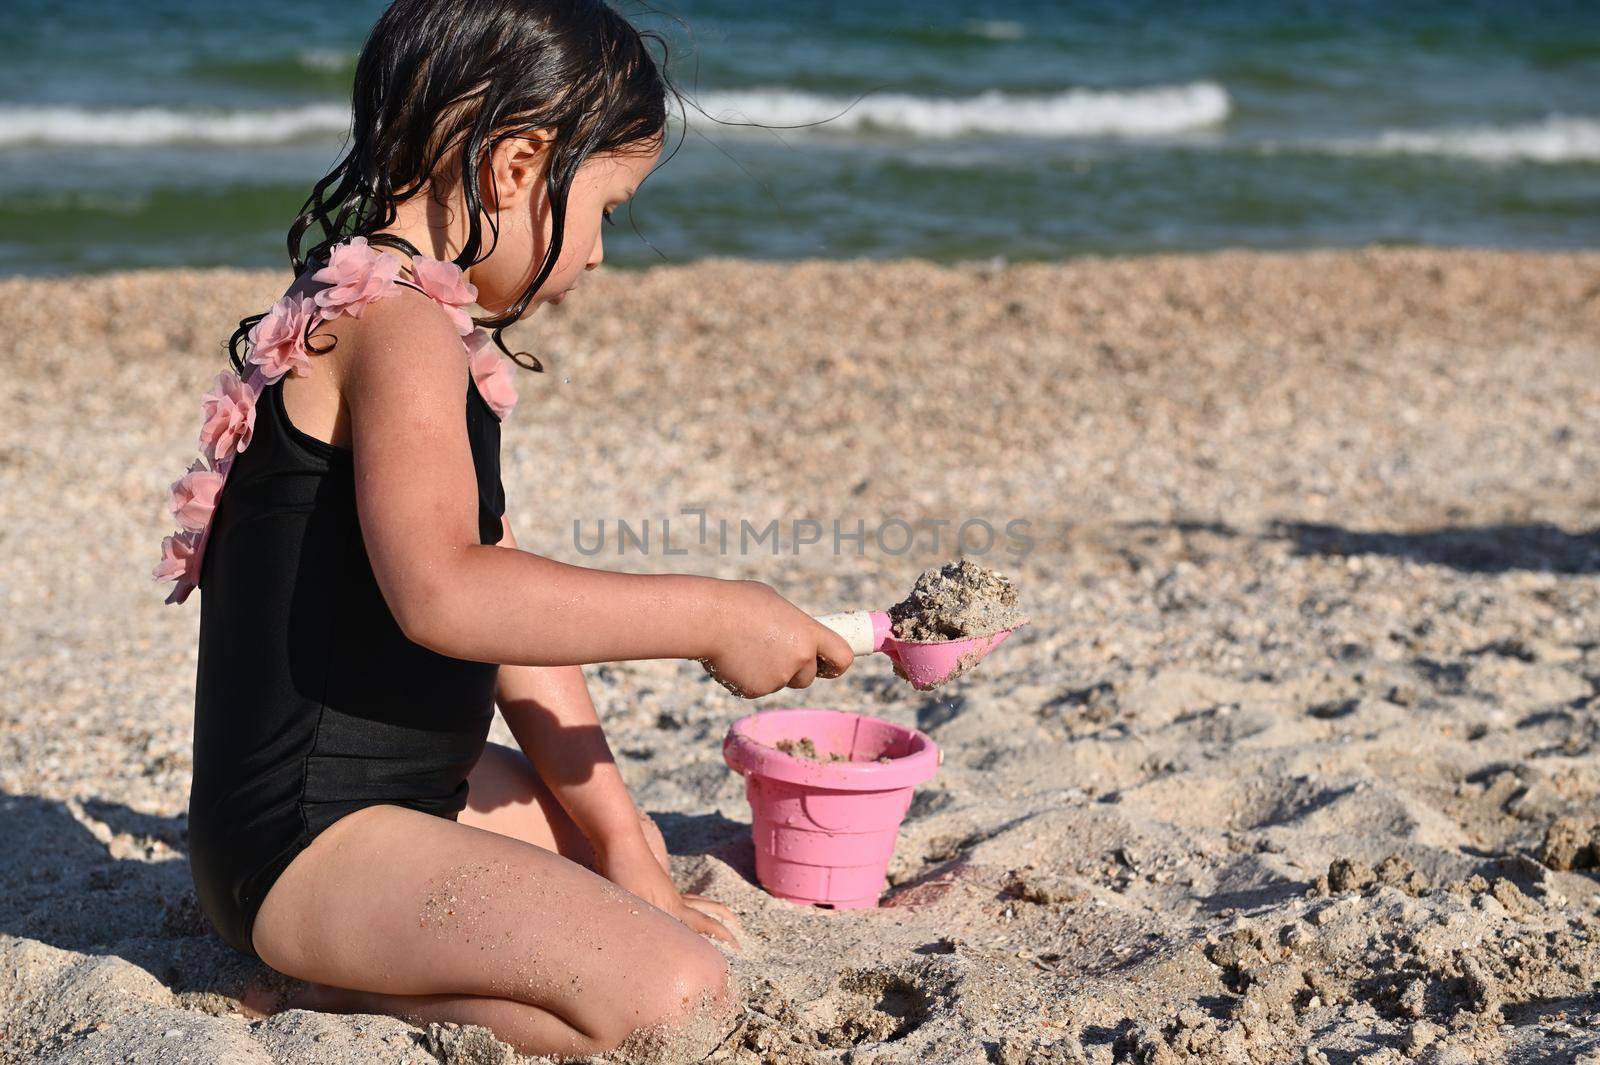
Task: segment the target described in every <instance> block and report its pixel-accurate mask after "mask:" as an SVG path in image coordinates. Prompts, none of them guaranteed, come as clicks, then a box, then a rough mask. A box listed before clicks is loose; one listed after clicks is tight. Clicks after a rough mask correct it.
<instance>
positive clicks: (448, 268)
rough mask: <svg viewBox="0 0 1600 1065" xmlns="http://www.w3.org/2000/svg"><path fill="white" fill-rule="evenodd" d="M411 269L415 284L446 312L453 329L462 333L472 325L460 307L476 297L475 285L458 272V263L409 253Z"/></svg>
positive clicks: (464, 333) (463, 334) (467, 331)
mask: <svg viewBox="0 0 1600 1065" xmlns="http://www.w3.org/2000/svg"><path fill="white" fill-rule="evenodd" d="M411 272H412V273H413V274H414V275H415V276H416V279H417V286H418V287H419V288H421V289H422V291H423V292H425V293H427V294H428V295H429V296H431V297H432V298H433V301H434V302H435V303H437V304H438V305H439V306H440V307H441V308H443V310H444V313H445V314H447V315H449V316H450V321H451V322H452V323H453V324H454V325H455V327H456V332H458V333H460V334H461V335H462V336H466V335H467V334H469V333H471V332H472V330H473V329H474V328H476V327H475V326H474V325H473V324H472V316H471V315H469V314H467V312H466V311H464V310H462V309H461V308H463V307H465V306H467V305H468V304H469V303H474V302H476V301H477V299H478V287H477V286H476V285H474V284H473V283H472V282H470V281H468V280H466V278H464V277H463V276H462V273H461V267H459V266H457V265H456V264H455V263H447V262H444V261H442V260H439V259H435V258H432V257H431V256H427V255H413V256H412V257H411Z"/></svg>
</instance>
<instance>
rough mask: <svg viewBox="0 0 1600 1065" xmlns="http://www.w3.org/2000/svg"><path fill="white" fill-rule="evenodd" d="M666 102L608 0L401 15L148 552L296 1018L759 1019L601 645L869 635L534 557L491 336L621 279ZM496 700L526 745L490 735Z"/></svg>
mask: <svg viewBox="0 0 1600 1065" xmlns="http://www.w3.org/2000/svg"><path fill="white" fill-rule="evenodd" d="M658 39H659V38H658ZM668 88H669V86H668V85H667V83H666V82H665V80H664V78H663V77H662V75H661V73H660V71H659V70H658V68H657V65H656V63H655V61H654V60H653V59H652V57H651V55H650V53H649V52H648V51H647V50H646V47H645V42H644V39H643V35H641V34H640V33H639V32H638V31H636V30H635V29H634V28H633V27H632V26H630V25H629V24H628V22H627V21H625V20H624V19H623V18H621V17H620V16H619V15H617V14H616V13H614V12H613V11H612V10H610V9H609V8H608V7H606V6H605V5H604V4H603V3H601V2H600V0H559V2H558V0H399V2H397V3H395V4H394V5H393V6H392V7H390V8H389V9H388V10H387V11H386V12H385V13H384V15H383V16H382V18H381V19H380V20H379V22H378V24H377V26H376V27H375V28H374V30H373V32H372V34H371V36H370V37H369V38H368V40H367V42H366V44H365V46H364V48H363V50H362V54H361V58H360V61H359V64H358V67H357V71H356V85H355V101H354V102H355V116H354V130H353V134H352V139H351V142H350V143H351V146H350V149H349V151H348V153H347V154H346V156H345V157H344V158H343V159H342V160H341V161H340V163H339V164H338V166H337V167H336V168H335V169H334V171H333V172H332V173H331V174H330V175H328V177H326V178H325V179H323V180H322V181H321V182H319V183H318V184H317V185H316V187H315V190H314V192H313V193H312V196H311V198H310V199H309V200H308V201H307V204H306V207H305V209H304V210H303V212H302V213H301V215H300V217H299V218H298V219H297V220H296V222H295V224H294V226H293V227H292V229H291V231H290V238H289V248H290V253H291V263H292V265H293V267H294V268H295V270H296V271H297V274H298V276H297V278H296V280H295V281H294V283H293V284H292V285H291V286H290V287H289V289H288V291H287V292H286V293H285V295H284V296H283V298H282V299H280V300H279V301H277V303H276V304H275V305H274V306H273V307H272V308H271V310H270V311H268V312H266V313H265V314H258V315H255V316H252V317H250V318H246V319H244V320H243V321H242V322H241V323H240V328H239V331H238V332H237V333H235V335H234V337H233V340H232V341H231V343H230V349H231V350H232V353H233V370H231V371H225V372H224V373H221V374H219V375H218V376H217V379H216V382H215V384H214V385H213V387H212V389H211V391H210V392H208V393H207V394H206V396H205V399H204V404H203V419H202V421H203V425H202V429H201V433H200V448H201V458H200V460H198V461H197V462H196V463H195V464H194V466H192V467H191V469H190V470H189V472H188V473H186V474H185V475H184V477H183V478H182V479H181V480H180V481H179V482H178V483H177V484H176V485H174V488H173V500H172V503H173V511H174V514H175V516H176V517H177V520H178V523H179V525H180V529H179V531H178V532H177V533H175V534H174V535H173V536H170V537H168V538H167V540H166V542H165V543H164V545H163V548H164V549H163V557H162V561H161V563H160V565H159V566H158V567H157V570H156V575H157V576H158V577H159V578H165V579H169V580H173V581H174V582H175V584H176V587H175V589H174V591H173V594H172V596H171V597H170V600H169V601H174V602H182V601H183V600H184V599H185V598H186V597H187V596H188V595H189V593H190V591H191V590H192V589H194V588H196V587H198V588H199V589H201V596H200V607H201V618H200V659H199V673H198V681H197V687H196V697H195V744H194V781H193V788H192V792H191V797H190V806H189V845H190V862H191V865H192V868H193V873H194V880H195V887H196V891H197V893H198V896H199V899H200V902H201V905H202V907H203V908H204V910H205V912H206V914H207V916H208V917H209V918H210V920H211V921H212V923H213V924H214V925H215V926H216V928H217V930H218V931H219V932H220V933H221V934H222V935H223V937H224V938H226V939H227V941H228V942H230V943H231V944H233V945H234V946H235V947H237V948H238V949H240V950H242V951H246V952H250V953H253V954H255V955H257V956H259V957H260V958H261V960H262V961H264V962H265V963H266V964H267V965H269V966H271V967H272V968H273V969H275V970H278V971H279V972H281V973H284V974H287V975H288V976H290V977H294V978H297V979H298V980H302V981H306V982H307V990H306V991H305V992H304V993H303V994H302V995H301V996H300V997H299V999H298V1001H297V1002H296V1004H298V1005H305V1006H310V1007H313V1008H321V1009H330V1010H343V1011H360V1012H385V1013H392V1014H395V1015H399V1016H402V1017H405V1018H407V1019H410V1020H413V1021H417V1022H426V1021H429V1020H440V1021H454V1022H460V1023H472V1024H481V1025H485V1026H487V1027H489V1028H491V1029H493V1030H494V1031H495V1032H496V1033H497V1034H498V1035H499V1036H500V1037H501V1038H503V1039H505V1040H506V1041H508V1042H509V1043H511V1044H512V1045H513V1046H515V1047H516V1048H517V1049H518V1050H520V1051H522V1052H524V1053H533V1054H563V1055H565V1054H589V1053H598V1052H603V1051H606V1050H609V1049H614V1048H615V1047H617V1046H618V1045H619V1044H620V1043H621V1042H622V1041H623V1040H624V1039H625V1038H627V1037H628V1036H629V1035H631V1034H633V1033H634V1032H635V1031H636V1030H640V1029H647V1028H653V1029H658V1030H665V1031H670V1030H673V1029H674V1028H675V1027H676V1026H679V1025H681V1024H683V1023H684V1022H686V1021H687V1020H688V1019H689V1018H690V1016H691V1015H692V1014H693V1013H694V1012H695V1011H696V1009H697V1008H701V1007H704V1006H706V1005H707V1004H709V1005H710V1006H712V1007H714V1008H716V1009H719V1010H720V1009H724V1008H727V1007H728V1006H729V1005H730V1003H729V1001H728V1000H729V998H730V993H729V988H728V984H727V979H728V969H727V962H726V958H725V956H724V955H723V953H722V952H721V951H720V950H719V949H718V948H717V947H716V946H715V945H714V944H713V943H711V942H710V941H709V940H708V939H706V938H704V937H703V936H702V935H700V934H698V933H705V934H706V935H708V936H714V937H716V938H719V939H722V940H726V941H728V942H730V943H735V944H736V941H735V940H734V938H733V935H732V933H731V932H730V931H729V929H728V928H727V927H726V926H727V925H729V924H736V922H735V921H734V919H733V915H732V913H731V911H729V910H728V909H727V908H726V907H725V906H722V905H721V904H719V903H716V902H714V901H711V900H709V899H706V898H703V897H700V896H696V895H681V894H679V892H678V891H677V890H676V888H675V887H674V886H673V883H672V881H671V879H670V877H669V875H668V865H667V856H666V851H665V848H664V846H663V844H662V841H661V837H660V834H659V832H658V831H656V830H655V826H654V824H653V823H652V822H650V821H649V819H648V818H644V817H641V815H640V814H639V813H638V811H637V810H636V808H635V807H634V805H633V802H632V800H631V798H630V797H629V795H628V792H627V790H626V788H625V786H624V785H623V783H622V780H621V777H620V776H619V774H618V772H617V769H616V766H615V764H614V763H613V761H612V759H611V757H610V752H609V749H608V747H607V744H606V740H605V737H604V735H603V733H602V731H601V728H600V724H599V721H598V719H597V717H596V714H595V710H594V706H593V704H592V703H591V702H590V699H589V695H588V693H587V690H586V688H585V685H584V678H583V673H582V671H581V669H580V668H579V667H580V666H581V665H582V664H584V663H596V662H608V661H620V660H626V659H646V658H686V659H695V660H698V661H700V662H701V663H702V664H703V665H704V666H705V668H707V669H708V670H709V671H711V673H712V675H713V676H715V677H716V678H717V679H718V680H720V681H721V682H722V683H723V684H724V685H725V686H727V687H729V688H730V689H731V690H733V691H735V692H736V693H738V694H741V695H744V696H748V697H754V696H760V695H765V694H768V693H770V692H773V691H777V690H779V689H781V688H783V687H785V686H788V687H796V688H804V687H806V686H807V685H809V684H810V683H811V682H812V680H813V678H814V677H816V676H837V675H838V674H839V673H841V672H843V671H844V670H845V669H846V668H848V666H849V665H850V662H851V655H850V649H849V647H848V646H847V645H846V644H845V643H844V641H843V640H841V639H840V638H839V637H838V636H836V635H835V634H834V633H833V632H832V631H830V630H829V629H827V628H825V627H824V626H822V625H821V624H819V623H817V622H816V621H814V620H813V619H812V618H811V617H809V616H808V615H807V614H805V613H804V612H802V611H801V610H799V609H797V608H796V607H795V606H793V605H792V604H790V603H789V602H788V601H786V600H785V599H783V598H782V597H781V596H779V595H778V594H777V593H776V592H774V591H773V590H772V589H770V588H768V587H767V586H765V585H763V584H758V583H755V582H749V581H724V580H715V579H710V578H704V577H697V576H689V575H680V574H669V575H637V574H626V573H614V572H606V571H603V570H596V569H587V568H583V567H578V566H570V565H565V564H563V563H560V562H556V561H554V560H551V559H547V558H542V557H540V556H539V555H536V554H532V553H530V552H527V551H523V550H519V549H518V548H517V545H516V541H515V539H514V537H513V535H512V531H511V528H510V526H509V525H508V524H507V523H506V521H505V518H504V513H505V509H506V508H505V502H504V498H503V495H502V490H501V484H500V479H499V459H498V448H499V440H500V417H501V416H502V415H504V414H505V413H506V412H507V411H508V410H509V408H510V407H511V405H512V404H513V403H514V402H515V400H516V389H515V387H514V386H513V385H512V383H511V380H510V378H511V376H512V373H513V371H512V370H511V369H510V363H508V362H507V361H506V360H505V359H504V358H503V357H502V356H501V355H500V354H499V353H498V352H497V351H496V350H493V349H491V348H490V346H489V345H490V343H491V341H492V342H493V343H494V344H495V345H496V346H497V347H499V348H500V350H505V349H504V347H503V345H502V344H501V340H500V333H501V330H503V328H504V327H505V326H506V325H509V324H510V323H512V322H514V321H516V320H518V319H519V318H522V317H525V316H526V315H528V314H529V313H531V312H532V311H533V310H534V308H535V307H536V306H537V305H538V304H539V303H560V302H562V300H563V299H564V298H565V297H566V295H567V294H568V293H569V292H570V291H571V290H572V289H573V287H574V286H576V285H577V284H578V282H579V280H580V279H581V277H582V275H583V273H584V271H586V270H593V269H594V268H595V267H597V266H599V265H600V262H601V259H602V247H601V245H602V242H601V239H600V222H601V220H602V217H603V216H604V217H606V218H609V215H610V213H611V211H612V210H613V209H615V208H616V206H617V205H619V204H621V203H623V202H624V201H626V200H627V199H628V198H629V197H631V196H632V195H633V194H634V192H635V191H636V190H637V188H638V186H639V183H640V182H641V181H642V180H643V179H644V177H645V175H646V174H647V173H649V171H650V170H651V168H652V167H653V166H654V164H655V163H656V161H657V160H658V158H659V156H660V152H661V148H662V143H663V140H664V136H665V126H666V111H665V97H666V92H667V90H668ZM485 223H486V224H487V230H488V232H487V234H486V233H485ZM313 224H316V225H319V226H320V227H321V228H322V230H323V233H324V235H325V239H324V240H323V241H322V242H320V243H318V244H317V245H316V246H315V247H313V248H312V249H310V250H309V252H308V253H307V254H306V256H305V257H304V258H303V259H302V257H301V255H300V251H299V246H300V240H301V237H302V235H303V234H304V233H305V232H306V230H307V229H308V228H309V227H310V226H311V225H313ZM486 237H487V239H486ZM474 303H475V304H476V305H477V306H478V307H480V308H481V309H483V310H484V311H486V312H488V314H487V316H486V317H480V318H478V319H473V318H471V317H469V315H468V313H467V311H466V309H465V308H466V307H467V306H469V305H472V304H474ZM482 326H490V327H492V328H493V330H494V332H493V336H492V337H491V335H490V334H489V332H487V331H486V330H485V329H484V328H482ZM663 357H667V356H665V355H664V356H663ZM521 358H523V359H527V358H528V357H527V356H525V355H524V356H521ZM533 368H537V363H536V362H534V363H533ZM551 461H560V456H558V455H553V456H551ZM535 487H536V486H535ZM496 705H498V706H499V708H500V712H501V714H502V715H503V716H504V717H505V719H506V722H507V724H508V725H509V727H510V729H511V732H512V734H513V735H514V736H515V737H516V740H517V743H518V746H519V747H520V748H521V749H522V752H524V753H519V752H518V751H515V750H513V749H511V748H508V747H500V746H497V745H492V744H486V736H487V733H488V729H489V724H490V719H491V717H492V715H493V713H494V709H495V706H496Z"/></svg>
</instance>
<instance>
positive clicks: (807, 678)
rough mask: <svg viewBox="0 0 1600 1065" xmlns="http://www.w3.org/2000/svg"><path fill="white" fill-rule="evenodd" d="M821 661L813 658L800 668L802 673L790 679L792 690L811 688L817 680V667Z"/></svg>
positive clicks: (789, 685)
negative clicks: (812, 683)
mask: <svg viewBox="0 0 1600 1065" xmlns="http://www.w3.org/2000/svg"><path fill="white" fill-rule="evenodd" d="M820 662H821V659H817V658H813V659H812V660H811V661H809V662H807V663H806V664H805V665H803V666H801V667H800V672H798V673H796V674H795V675H794V676H792V677H790V678H789V684H788V687H790V688H809V687H811V682H812V681H814V680H816V679H817V666H818V664H819V663H820Z"/></svg>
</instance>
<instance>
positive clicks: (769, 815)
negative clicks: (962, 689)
mask: <svg viewBox="0 0 1600 1065" xmlns="http://www.w3.org/2000/svg"><path fill="white" fill-rule="evenodd" d="M802 738H804V739H810V740H811V742H812V744H813V745H814V746H815V747H816V751H817V754H818V756H819V757H820V758H821V759H822V760H820V761H819V760H817V759H812V758H800V757H796V756H794V755H790V754H786V753H784V752H783V751H781V750H779V749H778V748H777V746H776V745H777V744H778V743H780V742H782V741H784V740H800V739H802ZM833 754H838V755H842V756H844V758H846V759H848V760H840V761H829V760H827V759H828V757H829V755H833ZM722 757H723V760H724V761H726V762H727V763H728V765H729V767H730V768H732V769H733V770H734V771H735V772H737V773H739V774H740V775H742V776H743V777H744V778H745V796H746V798H748V799H749V800H750V811H751V814H752V818H751V820H752V826H751V831H752V834H753V836H754V839H755V848H756V879H757V880H759V881H760V882H761V885H762V887H764V888H766V889H767V891H769V892H770V893H772V894H773V895H776V896H778V897H779V898H783V899H789V900H790V901H793V902H799V903H809V904H818V905H826V906H832V907H833V908H834V909H839V910H845V909H868V908H871V907H875V906H877V905H878V896H879V895H881V894H883V892H884V890H885V888H887V887H888V881H887V879H886V874H887V872H888V869H889V858H890V856H891V855H892V854H893V853H894V845H895V841H896V839H897V838H898V837H899V834H900V822H901V821H903V820H904V819H905V815H906V810H907V809H909V808H910V806H911V796H912V793H913V792H914V791H915V789H916V786H917V785H918V784H921V783H922V782H923V781H926V780H928V779H930V778H931V777H932V776H933V775H934V773H936V772H938V769H939V763H940V762H942V761H943V760H944V755H943V753H942V752H941V751H940V750H939V748H938V747H937V746H936V745H935V744H934V742H933V740H932V739H930V738H929V737H928V735H927V733H924V732H921V731H919V730H917V729H914V728H907V727H906V726H904V725H896V724H894V723H893V722H890V721H884V720H882V719H881V718H876V717H868V716H867V715H865V714H851V713H846V712H844V711H842V710H824V709H818V708H812V707H801V708H797V709H793V710H767V711H765V712H763V713H759V714H751V715H749V716H748V717H742V718H740V719H739V720H737V721H735V722H734V723H733V724H732V726H730V727H729V729H728V734H727V736H726V737H725V738H724V739H723V741H722ZM879 758H886V759H887V760H886V761H881V762H880V761H878V759H879Z"/></svg>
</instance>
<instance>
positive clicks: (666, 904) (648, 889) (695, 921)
mask: <svg viewBox="0 0 1600 1065" xmlns="http://www.w3.org/2000/svg"><path fill="white" fill-rule="evenodd" d="M595 872H597V873H599V874H600V875H601V876H603V877H605V878H606V879H607V880H609V881H611V882H612V883H613V884H616V885H617V886H618V887H621V888H625V889H627V890H628V891H631V892H633V893H634V894H635V895H637V896H639V897H640V898H641V899H644V901H646V902H648V903H649V904H650V905H652V906H654V907H656V908H657V909H659V910H665V911H666V912H667V913H670V914H671V915H672V916H674V917H676V918H677V919H678V920H680V921H682V922H683V923H684V924H686V925H688V926H689V927H690V928H692V929H694V930H695V931H696V932H700V933H703V934H705V935H709V936H715V937H716V938H717V939H720V940H722V941H723V942H725V943H727V944H728V945H730V946H731V947H733V949H734V950H743V949H744V948H743V947H741V946H740V945H739V940H738V938H737V937H736V936H734V934H733V933H732V932H731V931H729V930H728V926H729V925H732V926H733V927H735V928H738V927H739V918H738V917H736V916H734V913H733V911H732V910H730V909H728V907H726V906H724V905H723V904H722V903H720V902H717V901H715V900H713V899H708V898H706V897H704V896H703V895H683V894H679V892H678V888H677V885H675V884H673V882H672V878H671V877H670V876H668V875H667V871H666V869H665V868H664V867H663V866H662V864H661V860H660V859H659V858H658V857H657V856H656V855H655V854H654V853H653V851H652V850H651V848H649V847H647V846H639V845H630V846H627V847H624V848H622V849H621V850H616V851H607V852H606V853H604V854H597V855H596V856H595Z"/></svg>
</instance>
